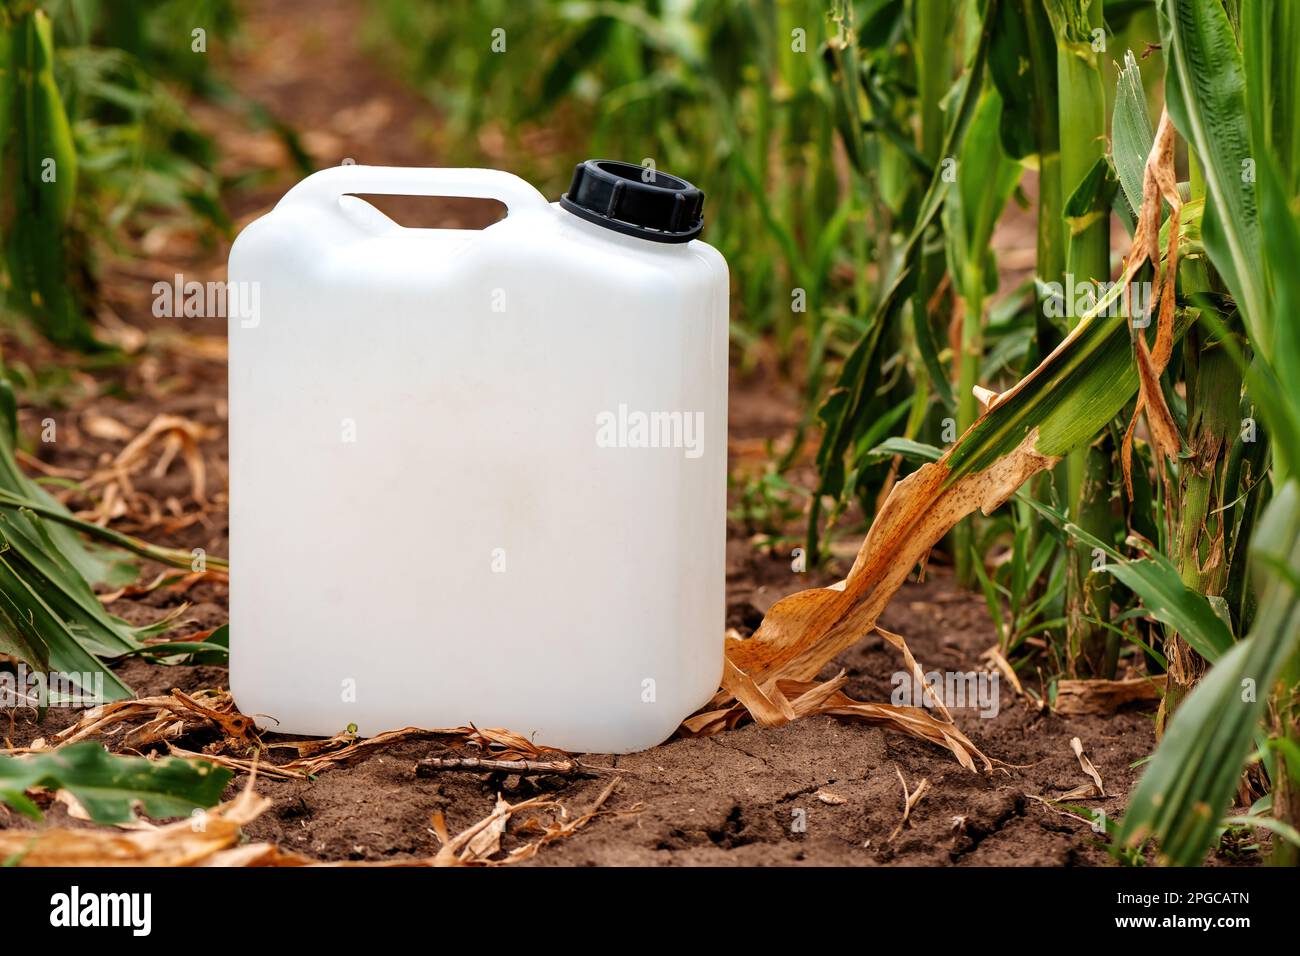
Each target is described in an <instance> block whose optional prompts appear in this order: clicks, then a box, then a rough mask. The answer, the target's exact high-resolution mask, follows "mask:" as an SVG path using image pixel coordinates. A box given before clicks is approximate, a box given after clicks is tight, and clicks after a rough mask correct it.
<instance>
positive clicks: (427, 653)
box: [228, 166, 728, 752]
mask: <svg viewBox="0 0 1300 956" xmlns="http://www.w3.org/2000/svg"><path fill="white" fill-rule="evenodd" d="M372 193H379V194H400V195H429V196H473V197H479V198H491V199H499V200H501V201H502V202H504V203H505V204H506V206H507V208H508V214H507V216H506V218H505V219H503V220H502V221H500V222H498V223H496V224H494V225H492V226H489V227H488V228H486V229H483V230H445V229H408V228H404V227H401V226H399V225H397V224H396V223H394V222H392V220H390V219H388V218H387V217H386V216H384V215H383V214H382V213H380V212H379V211H378V210H376V209H375V208H374V207H373V206H371V205H369V204H368V203H365V202H364V201H363V200H361V199H359V198H356V196H354V195H349V194H372ZM229 280H230V282H231V283H232V285H231V291H230V292H229V294H228V295H229V300H230V301H231V302H235V301H237V300H236V296H241V297H242V298H240V299H239V300H238V301H241V302H243V303H245V305H244V306H243V307H241V308H235V307H231V308H230V312H229V314H230V501H231V507H230V545H231V555H230V556H231V597H230V604H231V687H232V690H233V692H234V695H235V698H236V701H237V703H238V705H239V707H240V710H241V711H242V712H244V713H246V714H250V715H257V720H258V723H259V725H261V726H263V727H266V728H268V729H273V730H277V731H280V732H287V733H291V734H306V735H332V734H336V733H338V732H340V731H342V730H343V729H344V728H346V727H347V726H348V725H349V724H355V725H356V726H357V728H358V730H359V732H360V733H361V734H362V735H372V734H375V733H379V732H381V731H385V730H391V729H395V728H400V727H406V726H420V727H429V728H435V727H456V726H464V725H467V724H470V723H473V724H474V725H476V726H479V727H504V728H509V729H511V730H513V731H516V732H518V733H521V734H523V735H525V736H527V737H530V738H531V739H533V740H534V741H535V742H537V743H539V744H544V745H549V746H553V747H559V748H562V749H566V750H572V751H587V752H628V751H632V750H638V749H642V748H645V747H649V746H652V745H654V744H656V743H659V742H661V741H662V740H664V739H665V738H667V737H668V736H669V735H670V734H671V733H672V732H673V730H674V728H676V727H677V725H678V724H679V723H680V721H681V720H682V719H683V718H684V717H686V716H687V715H689V714H690V713H691V712H692V711H694V710H695V709H697V708H698V707H700V706H701V705H703V704H704V703H705V702H706V701H707V700H708V699H709V697H710V696H711V695H712V694H713V693H714V691H715V690H716V688H717V686H718V682H719V679H720V677H721V671H722V657H723V640H724V638H723V629H724V623H723V621H724V569H725V554H724V548H725V538H726V532H725V520H726V519H725V508H726V426H727V408H726V400H727V399H726V396H727V315H728V312H727V295H728V292H727V286H728V283H727V268H726V263H725V262H724V260H723V258H722V256H721V255H720V254H719V253H718V252H717V251H716V250H714V249H713V248H712V247H711V246H708V245H707V244H705V243H703V242H700V241H698V240H696V241H691V242H688V243H683V244H680V245H672V244H665V243H656V242H649V241H646V240H644V239H639V238H633V237H629V236H624V235H619V234H617V233H615V232H612V231H611V230H609V229H605V228H602V227H600V226H599V225H593V224H591V223H588V222H585V221H583V220H581V219H579V218H577V217H576V216H574V215H571V214H570V213H568V212H566V211H564V210H562V209H560V208H559V207H558V206H557V205H552V204H549V203H547V202H546V200H545V199H544V198H543V197H542V196H541V194H540V193H538V192H537V191H536V190H535V189H533V188H532V187H531V186H529V185H528V184H527V183H525V182H524V181H523V180H521V179H518V178H517V177H514V176H511V175H509V174H506V173H501V172H495V171H490V170H452V169H398V168H387V167H364V166H343V167H338V168H334V169H329V170H325V171H323V172H320V173H316V174H315V175H313V176H311V177H310V178H308V179H307V180H305V181H304V182H302V183H301V184H299V185H298V186H296V187H295V188H294V189H293V190H291V191H290V192H289V193H288V194H287V195H286V196H285V197H284V199H282V200H281V202H280V203H279V204H278V205H277V206H276V207H275V209H274V210H272V211H271V212H270V213H268V214H267V215H265V216H263V217H262V218H261V219H258V220H257V221H255V222H253V223H252V224H250V225H249V226H248V227H247V228H246V229H245V230H244V231H243V232H242V233H241V234H240V236H239V238H238V240H237V241H236V242H235V245H234V247H233V249H232V250H231V254H230V272H229ZM249 303H255V308H250V307H249V305H248V304H249Z"/></svg>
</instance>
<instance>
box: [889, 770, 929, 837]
mask: <svg viewBox="0 0 1300 956" xmlns="http://www.w3.org/2000/svg"><path fill="white" fill-rule="evenodd" d="M894 773H896V774H898V782H899V783H901V784H902V785H903V819H901V820H899V821H898V826H896V827H894V830H893V832H892V833H890V834H889V839H888V840H886V841H885V842H886V843H893V842H894V838H895V837H897V836H898V835H899V834H900V833H902V832H903V830H904V829H905V828H906V827H907V821H908V820H909V819H911V816H912V810H914V809H915V808H916V805H917V804H918V803H920V802H921V798H922V797H924V796H925V795H926V793H927V792H929V790H930V781H929V780H928V779H926V778H925V777H922V778H921V782H920V783H918V784H917V785H916V789H915V790H908V789H907V780H906V779H905V778H904V777H903V771H901V770H899V769H898V767H897V766H895V767H894Z"/></svg>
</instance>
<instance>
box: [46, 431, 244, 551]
mask: <svg viewBox="0 0 1300 956" xmlns="http://www.w3.org/2000/svg"><path fill="white" fill-rule="evenodd" d="M81 428H82V430H83V431H84V432H85V433H86V434H87V435H90V436H92V437H94V438H99V439H102V440H105V441H112V442H123V443H124V446H123V448H122V450H121V451H119V452H118V453H117V454H116V455H114V456H113V457H111V458H109V457H108V456H107V455H105V456H104V459H105V460H102V461H101V462H100V464H99V465H98V466H97V467H96V468H95V469H93V470H92V471H90V472H83V471H78V470H75V469H70V468H55V467H53V466H50V465H47V464H46V463H44V462H42V461H40V460H39V459H36V458H33V457H31V456H30V455H24V456H23V461H24V463H26V464H28V465H30V466H32V467H34V468H36V469H38V470H40V471H42V472H44V473H45V474H48V475H51V476H53V477H58V478H70V479H73V480H75V481H76V482H77V483H78V484H79V486H80V488H79V490H78V491H76V492H75V494H77V495H84V496H87V497H89V498H90V499H91V500H92V501H93V502H94V504H93V505H92V506H91V507H89V508H85V509H82V510H79V511H75V512H74V513H75V514H76V516H77V517H78V518H81V519H82V520H84V521H90V522H93V523H95V524H99V525H107V524H108V523H109V522H110V521H117V520H119V519H125V520H126V522H128V523H129V525H130V527H131V530H136V531H140V530H150V529H157V528H160V527H161V528H162V529H163V530H165V531H166V532H174V531H177V530H180V529H181V528H184V527H187V526H188V525H190V524H193V523H194V522H196V521H198V520H200V519H201V518H202V517H203V515H205V514H206V513H207V511H208V509H209V507H210V506H211V504H212V502H211V501H209V498H208V475H207V464H206V463H205V461H204V458H203V452H202V450H201V449H200V447H199V446H200V444H201V443H203V442H208V441H212V440H213V439H215V438H217V437H218V436H219V433H218V431H217V429H214V428H210V427H208V426H206V425H203V424H200V423H199V422H195V421H191V420H190V419H188V418H183V417H181V416H179V415H166V414H164V415H157V416H155V417H154V419H153V420H152V421H151V422H150V423H149V424H148V425H147V426H146V427H145V428H144V429H143V430H142V431H140V432H139V433H138V434H136V433H133V432H132V430H131V429H130V428H129V427H127V426H126V425H124V424H123V423H122V422H120V421H118V420H116V419H114V418H112V417H110V416H108V415H103V414H100V413H97V412H86V413H85V414H83V415H82V416H81ZM155 453H156V455H155ZM178 457H179V458H180V459H181V460H183V461H184V463H185V467H186V470H187V471H188V472H189V476H190V497H192V498H193V500H194V503H195V505H196V506H197V510H191V511H189V512H186V511H185V510H184V508H183V507H182V505H181V503H180V502H179V501H176V500H175V499H168V500H167V501H165V502H160V501H158V500H157V499H156V498H155V497H154V496H152V495H150V494H147V493H146V492H144V491H142V490H140V489H139V488H137V487H136V484H135V479H136V478H137V477H138V476H139V475H140V474H142V473H143V472H145V470H146V468H147V469H148V473H149V475H150V476H151V477H153V478H161V477H162V476H164V475H166V474H167V473H168V472H169V471H170V470H171V468H172V466H173V464H175V462H176V459H177V458H178ZM151 460H152V462H153V464H152V466H150V461H151ZM73 493H74V492H71V491H66V492H64V493H62V494H60V495H59V496H58V497H60V499H61V500H62V501H63V502H64V503H65V504H66V503H67V501H68V499H69V496H70V495H71V494H73Z"/></svg>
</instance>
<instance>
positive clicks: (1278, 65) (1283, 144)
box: [1241, 0, 1300, 196]
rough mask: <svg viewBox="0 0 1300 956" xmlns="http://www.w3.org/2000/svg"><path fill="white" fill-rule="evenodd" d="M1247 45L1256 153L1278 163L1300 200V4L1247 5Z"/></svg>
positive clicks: (1270, 0) (1256, 1) (1279, 0)
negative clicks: (1271, 157) (1269, 155)
mask: <svg viewBox="0 0 1300 956" xmlns="http://www.w3.org/2000/svg"><path fill="white" fill-rule="evenodd" d="M1241 46H1242V59H1243V62H1244V64H1245V68H1246V106H1247V109H1248V110H1249V113H1250V135H1251V143H1252V148H1253V150H1254V154H1255V156H1256V157H1262V156H1264V155H1266V154H1271V155H1272V156H1273V157H1274V158H1276V160H1277V162H1278V165H1279V167H1280V169H1281V171H1282V175H1283V185H1284V187H1285V189H1286V192H1287V194H1288V195H1292V196H1294V195H1295V194H1296V193H1298V192H1300V4H1297V3H1295V2H1294V0H1249V2H1247V3H1243V4H1242V5H1241Z"/></svg>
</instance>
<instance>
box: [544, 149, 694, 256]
mask: <svg viewBox="0 0 1300 956" xmlns="http://www.w3.org/2000/svg"><path fill="white" fill-rule="evenodd" d="M560 205H561V206H563V207H564V208H565V209H567V210H568V211H569V212H571V213H573V214H574V215H575V216H580V217H582V218H583V219H585V220H587V221H588V222H594V223H595V224H596V225H598V226H604V227H605V228H606V229H613V230H614V231H615V232H621V233H624V234H626V235H629V236H637V237H638V238H641V239H649V240H651V241H652V242H690V241H691V240H692V239H694V238H695V237H696V236H698V235H699V234H700V230H701V229H703V228H704V193H702V192H701V191H700V190H698V189H696V188H695V187H694V186H692V185H691V184H690V183H688V182H687V181H686V180H684V179H678V178H677V177H676V176H669V175H668V174H667V173H664V172H659V171H658V170H655V169H650V168H649V167H645V166H637V165H635V164H634V163H620V162H618V161H616V160H612V159H589V160H587V161H586V162H584V163H579V164H578V166H577V168H576V169H574V171H573V182H572V183H570V184H569V191H568V192H567V193H565V194H564V195H563V196H561V197H560Z"/></svg>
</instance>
